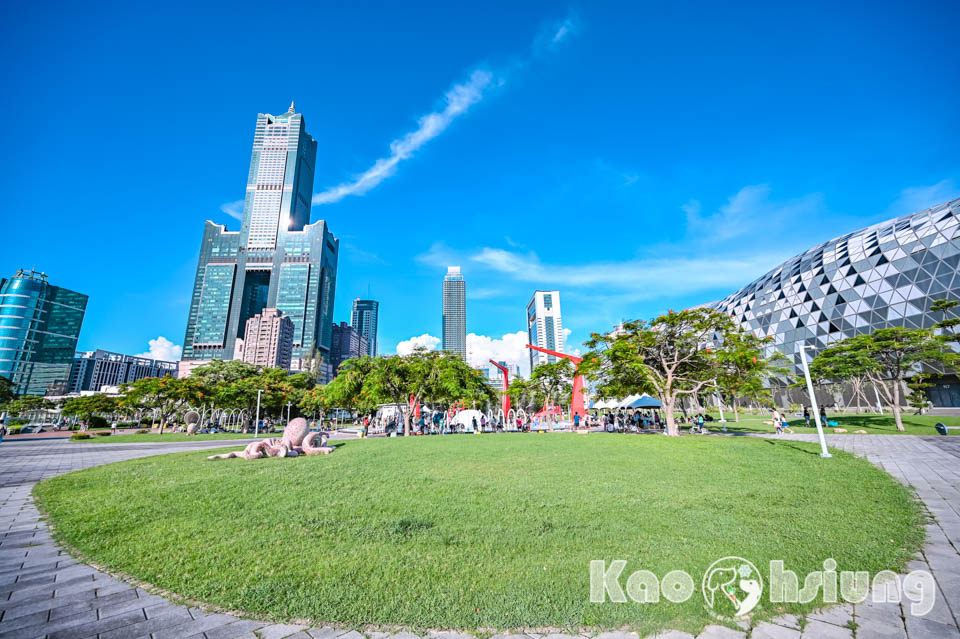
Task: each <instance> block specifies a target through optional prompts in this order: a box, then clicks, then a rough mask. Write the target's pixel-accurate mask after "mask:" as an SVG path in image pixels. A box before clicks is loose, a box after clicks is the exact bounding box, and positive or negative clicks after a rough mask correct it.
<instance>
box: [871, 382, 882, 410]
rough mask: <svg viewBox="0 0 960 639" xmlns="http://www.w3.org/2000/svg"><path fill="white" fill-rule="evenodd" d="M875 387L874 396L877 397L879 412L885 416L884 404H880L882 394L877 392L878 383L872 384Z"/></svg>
mask: <svg viewBox="0 0 960 639" xmlns="http://www.w3.org/2000/svg"><path fill="white" fill-rule="evenodd" d="M871 385H872V386H873V394H874V395H876V397H877V410H878V411H880V414H881V415H883V404H882V403H881V402H880V393H879V392H877V385H876V383H873V384H871Z"/></svg>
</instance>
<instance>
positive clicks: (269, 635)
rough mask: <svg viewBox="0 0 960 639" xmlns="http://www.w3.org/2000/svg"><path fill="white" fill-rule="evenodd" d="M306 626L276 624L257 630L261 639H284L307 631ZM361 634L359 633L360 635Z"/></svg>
mask: <svg viewBox="0 0 960 639" xmlns="http://www.w3.org/2000/svg"><path fill="white" fill-rule="evenodd" d="M305 629H306V626H295V625H292V624H285V623H275V624H271V625H269V626H264V627H263V628H260V629H259V630H257V632H256V634H257V636H259V637H260V639H284V638H285V637H289V636H290V635H292V634H294V633H296V632H300V631H301V630H305ZM358 634H359V633H358Z"/></svg>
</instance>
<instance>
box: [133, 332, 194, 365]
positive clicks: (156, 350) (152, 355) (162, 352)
mask: <svg viewBox="0 0 960 639" xmlns="http://www.w3.org/2000/svg"><path fill="white" fill-rule="evenodd" d="M149 343H150V350H149V351H147V352H146V353H140V354H139V355H137V357H147V358H149V359H159V360H163V361H166V362H176V361H179V360H180V355H181V354H182V353H183V347H182V346H180V345H179V344H174V343H173V342H171V341H170V340H168V339H167V338H166V337H164V336H163V335H161V336H160V337H158V338H157V339H152V340H150V342H149Z"/></svg>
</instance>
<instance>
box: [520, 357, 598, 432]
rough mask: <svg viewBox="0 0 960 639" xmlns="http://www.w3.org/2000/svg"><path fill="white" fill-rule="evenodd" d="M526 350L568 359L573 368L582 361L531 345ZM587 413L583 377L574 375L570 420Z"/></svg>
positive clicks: (579, 358) (578, 358) (581, 359)
mask: <svg viewBox="0 0 960 639" xmlns="http://www.w3.org/2000/svg"><path fill="white" fill-rule="evenodd" d="M527 348H530V349H532V350H535V351H539V352H541V353H546V354H547V355H553V356H554V357H560V358H562V359H569V360H570V361H571V362H573V364H574V366H576V365H577V364H579V363H580V362H581V361H583V358H582V357H576V356H574V355H567V354H566V353H558V352H557V351H551V350H549V349H547V348H540V347H539V346H534V345H533V344H527ZM586 414H587V411H586V410H584V407H583V375H576V376H574V378H573V395H571V397H570V418H571V419H572V418H573V416H574V415H579V416H580V418H581V419H583V417H584V416H586Z"/></svg>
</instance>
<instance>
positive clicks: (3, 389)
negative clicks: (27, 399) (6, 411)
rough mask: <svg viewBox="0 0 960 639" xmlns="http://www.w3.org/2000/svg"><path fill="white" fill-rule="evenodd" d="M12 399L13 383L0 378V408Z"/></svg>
mask: <svg viewBox="0 0 960 639" xmlns="http://www.w3.org/2000/svg"><path fill="white" fill-rule="evenodd" d="M13 398H14V394H13V382H11V381H10V380H9V379H8V378H6V377H0V406H3V405H4V404H6V403H7V402H9V401H10V400H12V399H13Z"/></svg>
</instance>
